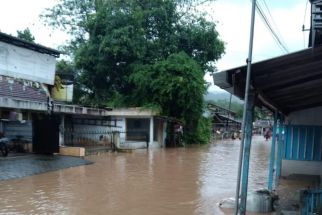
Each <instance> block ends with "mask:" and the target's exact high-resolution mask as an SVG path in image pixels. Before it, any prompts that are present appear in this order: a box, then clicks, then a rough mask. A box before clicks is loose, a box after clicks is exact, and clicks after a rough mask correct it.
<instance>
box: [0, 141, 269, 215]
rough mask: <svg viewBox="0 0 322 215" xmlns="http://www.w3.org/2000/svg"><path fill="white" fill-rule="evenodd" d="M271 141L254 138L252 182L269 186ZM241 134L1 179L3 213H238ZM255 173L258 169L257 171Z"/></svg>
mask: <svg viewBox="0 0 322 215" xmlns="http://www.w3.org/2000/svg"><path fill="white" fill-rule="evenodd" d="M268 152H269V144H267V143H265V142H260V141H254V143H253V146H252V155H251V156H252V157H251V172H250V182H249V186H250V189H255V188H260V187H265V186H266V180H267V167H268ZM238 153H239V142H238V141H235V142H225V143H217V144H211V145H209V146H206V147H201V148H185V149H183V148H180V149H166V150H150V151H145V150H142V151H135V152H133V153H118V154H117V153H106V154H101V155H97V156H90V157H87V159H89V160H93V161H94V162H95V164H93V165H87V166H81V167H74V168H69V169H65V170H60V171H55V172H50V173H46V174H41V175H36V176H31V177H26V178H23V179H19V180H11V181H1V182H0V214H6V215H7V214H116V215H118V214H120V215H121V214H122V215H124V214H131V215H136V214H140V215H141V214H158V215H159V214H160V215H161V214H162V215H164V214H219V215H220V214H231V211H226V212H224V211H221V210H220V209H218V207H217V203H218V202H219V201H220V200H221V199H223V198H228V197H231V196H234V194H235V185H236V172H237V162H238ZM255 173H256V174H255Z"/></svg>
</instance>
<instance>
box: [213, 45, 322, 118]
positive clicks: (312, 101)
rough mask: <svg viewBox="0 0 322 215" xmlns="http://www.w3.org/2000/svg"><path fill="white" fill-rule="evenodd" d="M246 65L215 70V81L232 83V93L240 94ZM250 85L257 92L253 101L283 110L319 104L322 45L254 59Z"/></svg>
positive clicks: (291, 110) (225, 86) (320, 103)
mask: <svg viewBox="0 0 322 215" xmlns="http://www.w3.org/2000/svg"><path fill="white" fill-rule="evenodd" d="M246 69H247V67H246V66H242V67H238V68H234V69H230V70H226V71H223V72H220V73H215V74H214V83H215V84H216V85H218V86H219V87H221V88H227V85H228V86H231V87H233V92H234V94H235V95H237V96H238V97H240V98H243V96H244V88H245V81H246ZM223 77H224V78H225V82H223V80H222V78H223ZM217 78H218V81H216V80H217ZM251 85H252V88H253V89H254V90H255V92H256V93H257V100H256V105H259V106H260V105H264V106H266V107H268V108H269V109H278V110H279V111H281V112H282V113H284V114H288V113H290V112H293V111H297V110H302V109H307V108H312V107H316V106H322V46H320V47H316V48H314V49H312V48H309V49H305V50H301V51H298V52H295V53H291V54H288V55H284V56H281V57H277V58H272V59H269V60H265V61H261V62H258V63H254V64H253V65H252V76H251Z"/></svg>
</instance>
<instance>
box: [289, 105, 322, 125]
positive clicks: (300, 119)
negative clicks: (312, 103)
mask: <svg viewBox="0 0 322 215" xmlns="http://www.w3.org/2000/svg"><path fill="white" fill-rule="evenodd" d="M285 123H286V124H288V123H290V124H291V125H321V126H322V106H320V107H316V108H310V109H305V110H301V111H295V112H292V113H290V114H289V115H288V116H287V117H286V121H285Z"/></svg>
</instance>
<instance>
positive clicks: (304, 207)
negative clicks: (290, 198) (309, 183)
mask: <svg viewBox="0 0 322 215" xmlns="http://www.w3.org/2000/svg"><path fill="white" fill-rule="evenodd" d="M301 214H305V215H320V214H322V189H317V190H303V191H301Z"/></svg>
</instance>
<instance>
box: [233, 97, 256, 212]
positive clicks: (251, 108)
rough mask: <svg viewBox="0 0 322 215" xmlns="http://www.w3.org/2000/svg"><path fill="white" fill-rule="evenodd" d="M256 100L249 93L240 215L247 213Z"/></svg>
mask: <svg viewBox="0 0 322 215" xmlns="http://www.w3.org/2000/svg"><path fill="white" fill-rule="evenodd" d="M254 100H255V94H254V92H249V94H248V104H247V110H246V116H245V118H246V120H245V143H244V153H243V170H242V181H241V195H240V215H245V213H246V202H247V190H248V173H249V160H250V149H251V143H252V135H253V116H254ZM237 201H238V200H237Z"/></svg>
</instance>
